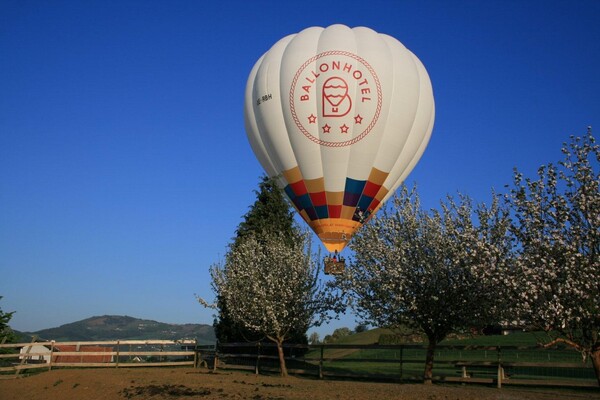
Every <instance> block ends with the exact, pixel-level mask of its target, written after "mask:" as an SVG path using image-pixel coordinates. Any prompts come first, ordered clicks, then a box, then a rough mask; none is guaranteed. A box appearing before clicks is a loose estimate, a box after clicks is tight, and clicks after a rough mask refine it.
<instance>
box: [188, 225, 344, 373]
mask: <svg viewBox="0 0 600 400" xmlns="http://www.w3.org/2000/svg"><path fill="white" fill-rule="evenodd" d="M306 243H307V236H305V237H304V239H303V240H301V241H300V242H296V243H294V244H290V243H286V242H285V241H284V240H283V237H282V236H281V235H261V236H260V237H258V238H257V237H255V236H254V235H248V237H246V238H245V239H244V240H242V241H239V242H238V243H237V245H236V246H233V247H232V248H231V251H230V252H229V253H228V255H227V257H226V259H225V262H224V263H223V264H215V265H213V266H212V267H211V269H210V273H211V277H212V281H213V282H212V284H213V289H214V291H215V294H216V295H217V296H218V297H220V298H223V299H224V300H225V303H226V304H227V307H228V313H229V316H230V318H231V319H232V320H233V321H234V322H235V323H238V324H241V325H243V326H244V327H245V328H247V329H249V330H251V331H253V332H256V333H258V334H261V335H264V336H266V337H267V338H268V339H269V340H271V341H273V342H274V343H275V344H276V345H277V352H278V355H279V362H280V366H281V375H282V376H287V368H286V365H285V359H284V354H283V342H284V341H286V340H287V339H289V338H290V335H291V334H292V333H293V332H296V331H302V332H306V331H307V330H308V328H309V327H311V326H316V325H319V324H320V323H321V322H323V321H324V320H325V319H327V318H328V314H327V312H328V311H329V310H330V309H333V308H335V306H336V304H340V302H339V301H338V298H337V296H335V295H334V291H332V290H331V289H327V288H324V287H322V285H321V283H320V281H319V280H318V278H317V277H318V269H319V265H318V264H317V262H316V261H314V259H313V258H312V257H311V255H310V253H309V252H307V251H305V244H306ZM198 300H199V301H200V303H202V304H204V305H205V306H213V307H214V305H208V304H207V303H206V301H204V300H203V299H201V298H198Z"/></svg>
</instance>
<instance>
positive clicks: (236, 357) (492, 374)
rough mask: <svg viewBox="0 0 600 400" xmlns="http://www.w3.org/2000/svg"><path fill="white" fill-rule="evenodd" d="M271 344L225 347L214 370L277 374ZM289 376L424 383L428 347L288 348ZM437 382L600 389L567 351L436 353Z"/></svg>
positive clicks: (586, 366) (457, 349)
mask: <svg viewBox="0 0 600 400" xmlns="http://www.w3.org/2000/svg"><path fill="white" fill-rule="evenodd" d="M273 349H274V347H273V345H270V344H268V343H254V344H249V343H231V344H221V345H220V346H219V349H218V351H217V352H216V355H215V357H216V359H215V361H214V363H213V364H212V365H213V367H214V368H225V369H226V368H231V369H245V370H251V371H254V372H255V373H259V372H260V371H265V372H277V371H278V370H279V361H278V357H277V355H276V353H275V352H274V351H273ZM284 350H285V353H286V363H287V365H286V366H287V368H288V372H289V373H291V374H306V375H313V376H317V377H319V378H327V377H330V378H359V379H366V380H386V381H396V382H402V381H422V379H423V378H422V376H423V370H424V366H425V353H426V347H425V346H423V345H335V344H330V345H326V344H325V345H310V346H306V345H288V346H284ZM434 381H438V382H461V383H487V384H494V385H496V386H497V387H498V388H500V387H502V385H537V386H563V387H598V382H597V381H596V377H595V373H594V369H593V366H592V365H591V362H590V361H589V360H587V361H586V362H583V361H582V358H581V355H580V354H579V353H578V352H576V351H573V350H570V349H567V348H556V349H541V348H539V347H520V346H519V347H517V346H443V345H440V346H438V348H437V349H436V354H435V360H434Z"/></svg>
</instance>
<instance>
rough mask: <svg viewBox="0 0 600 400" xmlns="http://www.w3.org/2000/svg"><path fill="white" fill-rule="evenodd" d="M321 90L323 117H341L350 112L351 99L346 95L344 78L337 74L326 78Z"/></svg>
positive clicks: (346, 88) (346, 89)
mask: <svg viewBox="0 0 600 400" xmlns="http://www.w3.org/2000/svg"><path fill="white" fill-rule="evenodd" d="M322 92H323V116H324V117H343V116H344V115H346V114H348V113H349V112H350V108H351V107H352V99H351V98H350V96H348V84H347V83H346V81H345V80H343V79H342V78H340V77H337V76H334V77H332V78H329V79H327V81H325V83H324V84H323V91H322ZM342 103H345V104H344V105H342ZM340 107H341V108H342V109H341V110H340Z"/></svg>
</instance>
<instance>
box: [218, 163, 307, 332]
mask: <svg viewBox="0 0 600 400" xmlns="http://www.w3.org/2000/svg"><path fill="white" fill-rule="evenodd" d="M255 194H256V200H255V202H254V203H253V204H252V205H251V206H250V210H249V211H248V212H247V213H246V214H245V215H244V217H243V218H244V220H243V221H242V222H241V223H240V224H239V225H238V228H237V230H236V236H235V237H234V238H233V242H232V244H231V245H230V247H231V248H234V247H235V246H237V245H238V244H239V243H240V241H241V240H243V239H244V238H246V237H247V236H248V235H250V234H252V235H253V236H254V237H255V238H257V239H258V240H260V237H261V236H264V235H267V234H279V235H281V236H282V237H283V238H284V240H286V241H289V244H292V243H295V242H297V241H298V240H300V237H301V231H300V228H299V227H298V225H297V224H296V223H295V222H294V212H293V210H292V209H291V207H290V204H289V203H288V202H287V201H286V199H285V197H284V193H283V191H282V190H281V189H279V188H278V187H277V183H276V182H275V180H274V179H272V178H269V177H266V176H264V175H263V176H262V177H261V181H260V183H259V184H258V190H255ZM217 305H218V309H219V316H218V318H217V319H216V320H215V322H214V327H215V334H216V336H217V340H219V342H221V343H235V342H246V341H255V340H261V339H263V338H261V337H257V335H256V334H254V333H252V332H250V331H249V330H248V329H245V328H244V327H243V326H241V325H240V324H236V323H234V322H233V321H232V319H231V317H230V316H229V315H228V312H227V304H225V301H224V300H223V299H222V298H220V297H218V298H217ZM291 341H292V342H294V343H308V339H307V337H306V332H295V333H294V334H293V335H292V338H291Z"/></svg>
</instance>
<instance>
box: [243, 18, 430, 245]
mask: <svg viewBox="0 0 600 400" xmlns="http://www.w3.org/2000/svg"><path fill="white" fill-rule="evenodd" d="M244 113H245V124H246V132H247V134H248V139H249V141H250V145H251V147H252V149H253V151H254V153H255V155H256V157H257V158H258V160H259V162H260V163H261V164H262V166H263V168H264V169H265V171H266V172H267V174H268V175H269V176H272V177H275V178H276V179H277V181H278V183H279V185H280V186H281V187H282V188H283V189H284V190H285V193H286V194H287V196H288V197H289V198H290V200H291V202H292V203H293V204H294V206H295V208H296V210H297V211H298V213H299V214H300V215H301V216H302V218H303V219H304V220H305V221H306V223H307V224H308V225H309V226H310V227H311V228H312V229H313V230H314V231H315V233H316V234H317V235H318V236H319V238H320V239H321V241H322V242H323V244H324V245H325V247H326V248H327V249H328V250H329V251H331V252H333V251H335V250H337V251H341V250H342V249H343V248H344V247H345V246H346V244H347V243H348V242H349V241H350V239H351V238H352V235H353V234H354V233H355V232H356V231H357V230H358V229H359V228H360V227H361V226H362V225H363V224H364V223H365V222H366V221H367V220H368V219H369V218H370V217H371V216H372V215H373V214H374V213H375V212H376V211H377V210H378V209H379V208H380V207H381V205H382V204H383V203H384V202H385V201H386V200H387V199H388V198H389V197H390V196H391V195H392V194H393V193H394V191H395V190H396V189H397V188H398V186H400V184H401V183H402V181H403V180H404V179H405V178H406V176H407V175H408V174H409V173H410V171H411V170H412V169H413V168H414V166H415V164H416V163H417V161H418V160H419V158H420V157H421V155H422V154H423V151H424V150H425V147H426V146H427V143H428V141H429V137H430V136H431V131H432V129H433V120H434V113H435V106H434V101H433V91H432V87H431V82H430V80H429V76H428V74H427V71H426V70H425V68H424V67H423V64H422V63H421V62H420V61H419V59H417V57H416V56H415V55H414V54H413V53H411V52H410V51H409V50H408V49H406V47H404V45H402V43H400V42H399V41H398V40H396V39H394V38H392V37H391V36H388V35H384V34H379V33H377V32H375V31H373V30H371V29H369V28H365V27H357V28H352V29H351V28H349V27H347V26H344V25H332V26H330V27H328V28H321V27H312V28H308V29H305V30H303V31H302V32H300V33H298V34H295V35H289V36H286V37H284V38H283V39H281V40H280V41H278V42H277V43H275V45H273V47H272V48H271V49H270V50H269V51H267V52H266V53H265V54H264V55H263V56H262V57H261V58H260V59H259V60H258V61H257V62H256V64H255V65H254V68H252V71H251V72H250V76H249V78H248V83H247V86H246V93H245V105H244Z"/></svg>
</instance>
